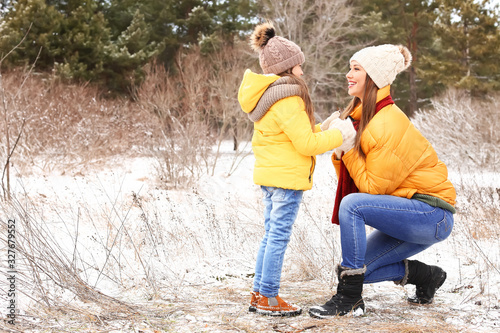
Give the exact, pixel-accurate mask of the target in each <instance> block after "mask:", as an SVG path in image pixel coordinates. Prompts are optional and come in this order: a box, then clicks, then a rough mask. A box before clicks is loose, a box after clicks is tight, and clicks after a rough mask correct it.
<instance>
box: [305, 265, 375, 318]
mask: <svg viewBox="0 0 500 333" xmlns="http://www.w3.org/2000/svg"><path fill="white" fill-rule="evenodd" d="M365 272H366V266H365V267H363V268H359V269H352V268H347V267H342V266H340V265H338V266H337V274H338V277H339V284H338V286H337V293H336V294H335V295H333V297H332V298H331V299H330V300H329V301H328V302H326V303H325V304H324V305H322V306H313V307H311V308H310V309H309V314H310V315H311V317H314V318H329V317H333V316H344V315H346V314H348V313H349V312H351V311H352V315H353V316H361V315H363V314H364V313H365V303H364V301H363V298H362V297H361V293H362V292H363V281H364V279H365Z"/></svg>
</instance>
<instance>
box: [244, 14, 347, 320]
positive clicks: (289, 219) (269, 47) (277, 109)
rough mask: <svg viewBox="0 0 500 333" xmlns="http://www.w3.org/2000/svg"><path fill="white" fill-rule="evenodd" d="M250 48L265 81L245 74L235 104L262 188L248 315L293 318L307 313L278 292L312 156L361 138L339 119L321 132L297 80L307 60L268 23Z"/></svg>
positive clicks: (309, 182) (309, 184)
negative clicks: (247, 123) (249, 129)
mask: <svg viewBox="0 0 500 333" xmlns="http://www.w3.org/2000/svg"><path fill="white" fill-rule="evenodd" d="M250 41H251V46H252V48H253V49H254V50H255V51H256V52H258V54H259V62H260V66H261V68H262V71H263V74H264V75H262V74H257V73H254V72H252V71H250V70H249V69H247V70H246V71H245V74H244V77H243V81H242V83H241V86H240V89H239V93H238V100H239V102H240V105H241V108H242V109H243V111H244V112H246V113H248V116H249V118H250V119H251V120H252V121H253V122H254V134H253V138H252V149H253V152H254V155H255V167H254V177H253V178H254V182H255V184H257V185H260V186H261V188H262V193H263V203H264V229H265V234H264V238H263V239H262V242H261V243H260V247H259V251H258V253H257V262H256V265H255V277H254V285H253V293H252V298H251V301H250V302H251V303H250V308H249V311H252V312H255V311H256V312H257V313H259V314H265V315H271V316H294V315H298V314H300V313H301V312H302V309H301V308H300V307H298V306H296V305H293V304H289V303H287V302H285V301H284V300H283V299H281V298H280V297H279V296H278V291H279V287H280V278H281V269H282V266H283V258H284V255H285V250H286V248H287V245H288V242H289V240H290V236H291V233H292V226H293V223H294V222H295V219H296V217H297V213H298V210H299V206H300V203H301V201H302V193H303V191H305V190H309V189H311V187H312V182H313V172H314V167H315V163H316V159H315V155H317V154H322V153H324V152H327V151H329V150H331V149H334V148H336V147H339V146H341V145H342V144H343V143H344V144H345V143H346V142H351V141H353V140H354V136H355V134H356V131H355V130H354V127H353V125H352V123H351V121H350V120H340V119H335V118H338V116H339V114H338V113H335V114H333V115H332V116H331V117H329V119H327V121H325V124H323V126H322V127H321V126H319V125H315V124H314V109H313V105H312V102H311V98H310V95H309V91H308V89H307V86H306V84H305V82H304V81H303V80H302V79H301V78H300V76H301V75H303V72H302V68H301V65H302V64H303V63H304V61H305V57H304V53H302V51H301V49H300V47H299V46H297V45H296V44H295V43H293V42H291V41H289V40H287V39H285V38H283V37H280V36H276V34H275V30H274V27H273V26H272V24H270V23H264V24H261V25H258V26H257V27H256V28H255V30H254V32H253V34H252V35H251V38H250ZM327 123H328V124H330V123H332V124H334V125H333V126H332V125H328V124H327ZM321 128H323V129H327V128H329V129H328V130H325V131H321Z"/></svg>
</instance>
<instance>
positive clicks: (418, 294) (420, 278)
mask: <svg viewBox="0 0 500 333" xmlns="http://www.w3.org/2000/svg"><path fill="white" fill-rule="evenodd" d="M445 280H446V272H445V271H443V270H442V269H441V268H440V267H438V266H430V265H426V264H424V263H422V262H420V261H417V260H408V280H407V283H409V284H414V285H416V290H415V296H413V297H408V302H410V303H416V304H430V303H432V301H433V300H434V294H435V293H436V290H438V289H439V287H441V286H442V285H443V283H444V281H445Z"/></svg>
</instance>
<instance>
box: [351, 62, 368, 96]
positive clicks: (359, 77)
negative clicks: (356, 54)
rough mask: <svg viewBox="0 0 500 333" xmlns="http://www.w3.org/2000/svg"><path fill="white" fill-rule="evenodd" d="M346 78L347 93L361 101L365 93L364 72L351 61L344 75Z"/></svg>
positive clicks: (358, 65)
mask: <svg viewBox="0 0 500 333" xmlns="http://www.w3.org/2000/svg"><path fill="white" fill-rule="evenodd" d="M346 78H347V93H348V94H349V95H351V96H354V97H358V98H359V99H360V100H361V101H362V100H363V93H364V91H365V83H366V71H365V70H364V69H363V67H361V65H360V64H359V63H358V62H357V61H355V60H353V61H351V66H350V70H349V72H348V73H347V74H346Z"/></svg>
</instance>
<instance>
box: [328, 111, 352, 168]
mask: <svg viewBox="0 0 500 333" xmlns="http://www.w3.org/2000/svg"><path fill="white" fill-rule="evenodd" d="M335 128H336V129H338V130H340V133H342V140H343V142H342V144H341V145H340V146H338V147H337V148H335V150H334V152H335V155H337V158H338V159H340V156H341V155H342V152H346V153H347V152H348V151H349V150H351V149H352V148H353V147H354V139H355V138H356V130H355V129H354V126H353V124H352V121H351V119H349V118H347V119H335V120H333V121H332V123H331V124H330V127H329V128H328V129H335Z"/></svg>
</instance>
